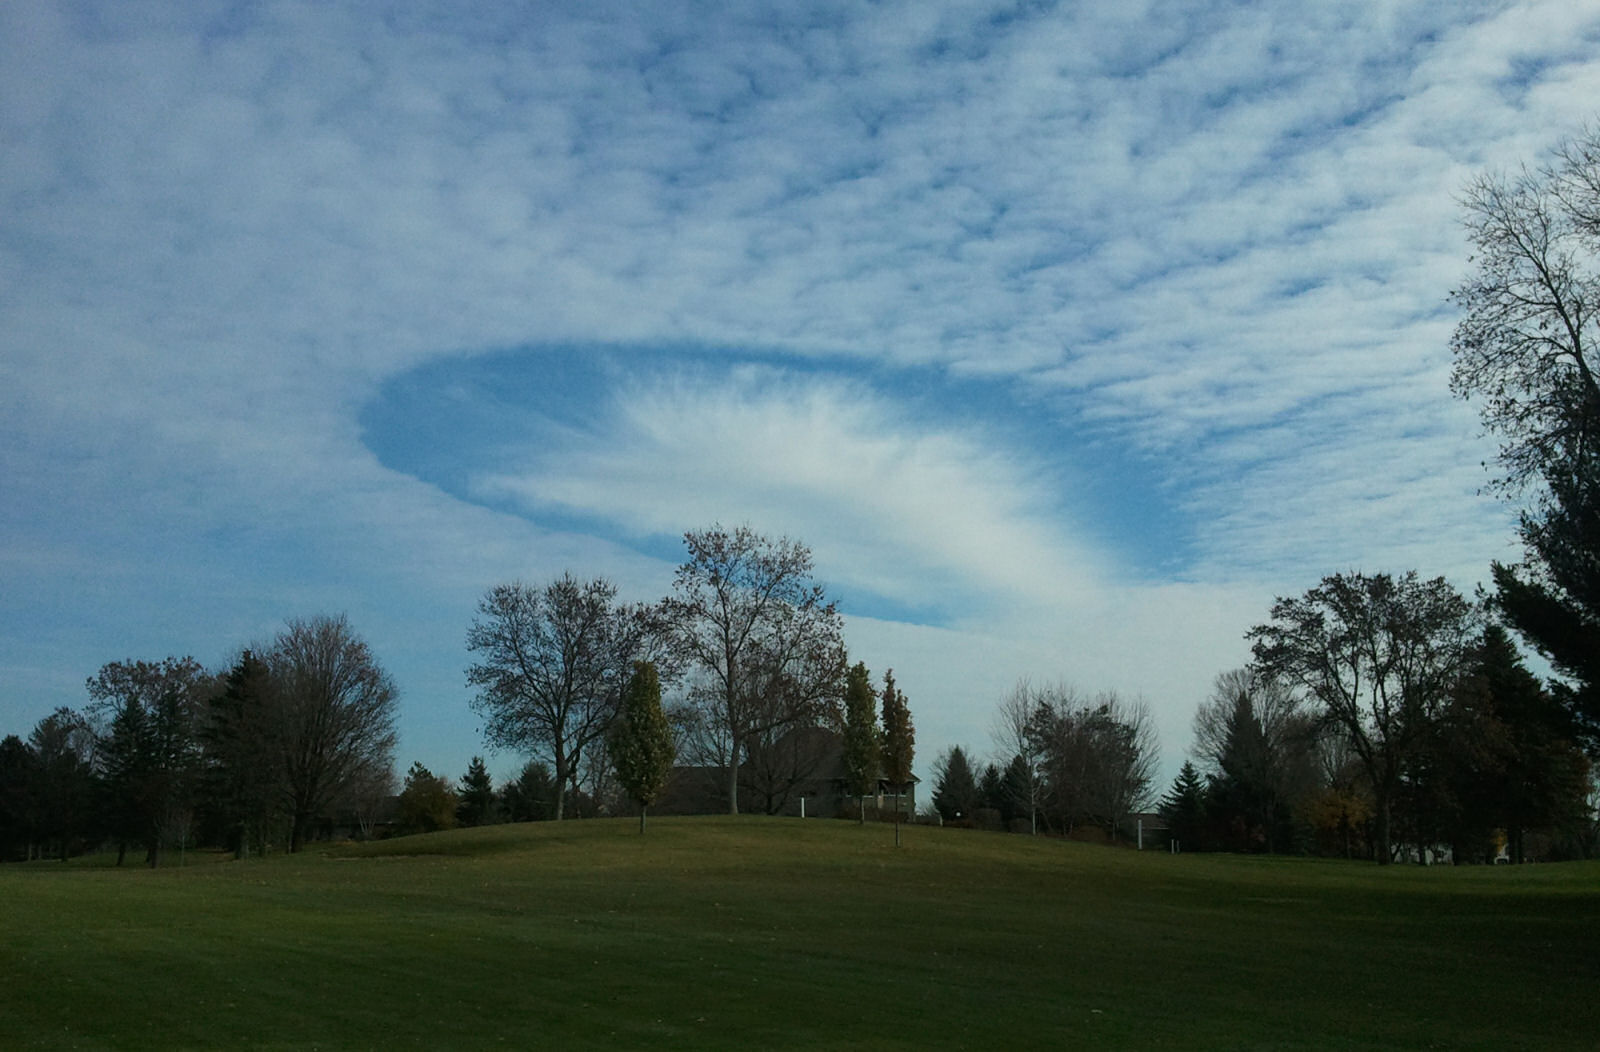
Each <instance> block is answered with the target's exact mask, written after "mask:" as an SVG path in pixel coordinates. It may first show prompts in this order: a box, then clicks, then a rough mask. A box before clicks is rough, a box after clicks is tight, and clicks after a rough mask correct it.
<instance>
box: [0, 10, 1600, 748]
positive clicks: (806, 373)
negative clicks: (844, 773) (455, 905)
mask: <svg viewBox="0 0 1600 1052" xmlns="http://www.w3.org/2000/svg"><path fill="white" fill-rule="evenodd" d="M572 8H573V5H557V4H543V5H541V4H535V5H526V6H524V5H501V4H483V5H474V4H450V5H439V6H436V7H431V8H430V7H427V6H426V5H415V4H410V5H401V6H396V7H392V8H391V7H386V6H383V5H379V4H370V3H354V4H341V3H304V4H297V3H283V4H263V5H252V6H248V7H246V6H241V5H233V4H220V3H219V4H186V5H171V4H159V3H158V4H144V3H137V2H132V3H127V2H123V3H115V4H109V3H108V4H73V3H56V2H43V3H35V2H28V0H17V2H11V3H7V4H4V5H0V172H3V177H0V216H3V222H0V489H3V493H4V500H3V501H0V732H13V731H14V732H19V733H25V732H26V731H27V730H28V729H29V728H30V727H31V726H32V724H33V723H34V722H35V721H36V720H37V719H38V718H39V717H40V716H42V715H44V714H45V713H47V712H48V711H49V710H50V709H51V708H53V707H54V706H56V705H59V704H67V705H72V706H75V707H76V706H80V705H82V704H83V702H84V700H85V698H84V695H83V681H84V679H85V677H87V676H89V675H90V674H92V673H93V672H94V670H95V669H96V668H97V667H99V665H101V664H102V663H104V662H106V661H110V660H116V659H123V658H129V657H147V658H157V657H161V656H164V655H166V654H169V653H192V654H193V655H195V656H196V657H198V658H199V659H200V660H202V661H203V662H206V663H208V664H212V665H221V664H223V663H224V662H226V661H227V660H228V658H229V657H230V655H231V654H232V653H233V652H234V651H235V650H236V649H237V648H239V647H240V646H243V645H245V644H247V643H249V642H251V641H252V640H262V639H266V638H269V637H270V636H271V635H272V634H273V633H274V632H275V631H276V630H277V629H278V627H280V626H281V624H282V623H283V621H284V619H286V618H289V617H303V616H310V615H314V614H317V613H336V612H345V613H347V614H348V615H349V617H350V619H351V622H352V624H353V625H354V626H355V627H356V629H357V630H358V631H360V632H361V633H362V634H363V635H364V636H365V637H366V638H367V639H368V641H369V642H370V643H371V644H372V646H373V648H374V649H375V651H376V652H377V654H378V656H379V658H380V660H381V661H382V662H383V663H384V664H385V666H386V667H387V668H388V669H389V670H390V671H391V673H392V674H393V675H394V677H395V679H396V681H397V683H398V685H399V687H400V689H401V692H402V709H401V720H400V732H401V743H400V750H399V760H400V763H401V766H402V767H404V766H405V765H407V764H409V763H410V762H411V761H412V760H421V761H423V762H424V763H426V764H428V765H429V766H430V767H433V768H434V769H435V770H439V771H442V772H445V773H449V774H453V775H458V774H459V773H460V772H461V771H462V770H463V769H464V768H465V765H466V761H467V759H468V758H469V757H470V756H471V755H472V754H473V753H474V752H477V751H481V745H480V744H479V739H478V737H477V724H476V720H475V719H474V717H473V716H472V714H471V712H470V711H469V709H468V707H467V701H468V697H469V695H468V692H467V690H466V688H465V686H464V681H463V674H462V670H463V669H464V667H465V665H466V663H467V655H466V653H465V651H464V648H463V638H464V635H465V632H466V627H467V624H468V622H469V620H470V618H471V616H472V612H473V608H474V605H475V602H476V600H477V598H478V597H479V596H480V595H482V593H483V592H484V591H485V590H486V589H487V588H488V587H490V586H491V585H493V584H495V583H498V582H502V581H506V580H510V579H513V578H519V577H520V578H524V579H528V580H532V581H540V580H544V579H548V578H549V577H552V576H554V575H556V574H558V573H560V572H562V571H563V570H571V571H573V572H574V573H577V574H580V575H604V576H607V577H610V578H612V579H613V580H615V581H616V582H617V583H618V585H619V586H620V587H621V588H622V590H623V592H624V593H625V594H626V595H627V596H628V597H630V598H634V599H648V598H653V597H656V596H659V595H661V594H663V593H664V592H665V590H666V589H667V587H668V584H669V582H670V577H671V572H672V569H673V566H674V564H675V563H676V561H677V559H678V557H679V552H680V547H679V544H678V540H677V539H678V538H679V537H680V536H681V534H682V532H683V531H684V530H688V529H695V528H699V527H703V526H706V525H709V524H710V523H712V522H714V521H719V520H720V521H722V522H725V523H729V524H733V523H742V522H748V523H750V524H751V525H753V526H755V527H756V528H758V529H761V530H764V531H768V532H771V533H774V534H778V533H783V534H788V535H791V536H794V537H797V538H799V539H801V540H804V541H806V542H808V543H809V544H810V545H811V546H812V547H813V549H814V550H815V553H816V558H817V571H818V576H819V578H820V579H821V580H822V581H823V582H824V583H826V584H827V586H828V587H829V589H830V591H831V592H832V593H833V594H835V595H837V596H838V597H839V598H840V600H841V602H842V605H843V606H844V609H845V610H846V612H847V615H848V617H849V621H848V637H847V641H848V642H849V644H850V646H851V648H852V650H853V652H854V653H855V654H856V655H857V656H859V657H860V658H862V659H863V660H865V661H866V662H867V663H868V664H869V665H870V666H871V667H872V668H873V669H874V670H876V671H880V672H881V670H883V669H885V668H887V667H891V666H892V667H893V668H894V669H895V671H896V676H897V679H898V680H899V681H900V682H901V685H902V687H903V688H904V689H905V690H906V692H907V695H908V697H909V698H910V700H911V703H912V707H913V712H914V714H915V715H916V718H917V725H918V729H919V741H920V746H919V753H920V757H921V760H922V762H923V763H926V762H927V761H931V759H932V758H933V756H934V755H935V754H936V753H937V752H938V751H939V750H941V749H943V748H944V747H946V746H948V745H950V744H952V743H958V742H960V743H965V744H968V745H970V746H972V747H974V748H975V749H976V750H977V751H978V752H979V753H987V752H988V751H989V744H990V743H989V726H990V720H991V715H990V714H991V713H992V711H993V708H994V705H995V702H996V701H997V700H998V699H999V697H1000V696H1001V695H1002V694H1003V693H1004V692H1005V691H1006V690H1007V689H1009V687H1010V686H1011V685H1012V684H1014V683H1015V682H1016V681H1017V680H1018V679H1019V678H1024V677H1026V678H1030V679H1032V680H1033V681H1035V682H1043V681H1054V680H1064V681H1066V682H1069V683H1071V684H1074V685H1076V686H1077V687H1079V688H1080V689H1083V690H1087V691H1096V690H1101V689H1116V690H1118V691H1120V692H1122V693H1124V694H1128V695H1137V696H1141V697H1142V698H1144V700H1145V701H1146V702H1147V703H1148V704H1149V706H1150V708H1151V710H1152V712H1153V713H1154V715H1155V717H1156V721H1157V725H1158V727H1159V729H1160V732H1161V736H1162V741H1163V746H1164V749H1165V763H1164V770H1166V771H1168V772H1170V771H1171V770H1172V769H1174V768H1175V767H1176V766H1177V764H1178V763H1179V762H1181V760H1182V758H1183V752H1184V750H1185V748H1186V747H1187V746H1188V744H1189V721H1190V718H1191V716H1192V713H1193V711H1194V708H1195V706H1196V704H1197V703H1198V702H1200V701H1201V700H1202V699H1203V698H1204V697H1205V696H1206V694H1207V693H1208V691H1209V689H1210V684H1211V680H1212V678H1213V677H1214V676H1215V675H1216V674H1217V673H1219V672H1222V671H1224V670H1226V669H1229V668H1232V667H1236V666H1238V665H1240V664H1242V663H1244V661H1245V660H1246V659H1247V657H1248V650H1247V647H1246V646H1245V643H1244V641H1243V634H1244V632H1245V631H1246V630H1247V629H1248V628H1249V627H1250V626H1251V625H1252V624H1254V623H1256V622H1257V621H1260V620H1261V619H1263V618H1264V617H1265V615H1266V611H1267V608H1268V605H1269V604H1270V602H1271V600H1272V597H1273V596H1274V595H1281V594H1297V593H1299V592H1301V591H1303V590H1304V589H1305V588H1307V587H1309V586H1310V585H1312V584H1314V583H1315V582H1316V581H1317V580H1318V579H1319V578H1320V577H1321V576H1323V575H1324V574H1326V573H1330V572H1334V571H1338V570H1344V569H1351V568H1360V569H1364V570H1368V571H1383V570H1389V571H1403V570H1406V569H1411V568H1416V569H1418V570H1420V571H1421V572H1422V573H1424V574H1427V575H1434V574H1444V575H1447V576H1449V577H1450V578H1451V579H1452V580H1453V581H1455V582H1456V583H1457V584H1458V585H1460V586H1461V587H1462V588H1464V589H1470V588H1471V587H1473V586H1474V585H1475V584H1476V583H1477V582H1478V581H1480V580H1483V579H1484V578H1486V576H1487V567H1488V563H1489V561H1490V560H1491V559H1496V558H1499V559H1506V558H1514V557H1515V556H1516V554H1517V549H1516V546H1515V543H1514V536H1513V531H1512V516H1511V512H1510V509H1508V508H1506V507H1504V506H1501V505H1498V504H1496V503H1495V502H1494V501H1492V500H1490V499H1489V498H1486V497H1482V496H1480V495H1479V494H1478V490H1479V488H1480V487H1481V485H1482V484H1483V482H1484V481H1485V478H1486V475H1485V472H1484V471H1483V469H1482V467H1481V466H1480V465H1481V462H1482V461H1483V460H1485V459H1486V458H1487V457H1489V456H1490V455H1491V453H1492V449H1491V448H1490V447H1489V445H1488V444H1487V443H1486V442H1485V441H1484V440H1483V439H1482V438H1481V437H1480V436H1479V433H1478V427H1477V424H1476V420H1475V416H1474V413H1473V410H1472V407H1470V406H1467V405H1464V404H1461V403H1457V402H1454V401H1452V400H1451V399H1450V397H1449V395H1448V392H1447V390H1446V377H1447V374H1448V370H1449V353H1448V339H1449V334H1450V331H1451V329H1452V327H1453V324H1454V318H1453V314H1452V312H1451V309H1450V307H1449V304H1448V302H1447V299H1446V297H1447V294H1448V292H1449V290H1450V289H1451V287H1452V286H1453V285H1454V284H1456V283H1457V282H1458V281H1459V280H1460V278H1461V277H1462V275H1463V274H1464V273H1465V271H1466V266H1467V263H1466V256H1467V251H1466V245H1465V240H1464V237H1463V235H1462V231H1461V228H1460V225H1459V222H1458V215H1457V210H1456V205H1455V195H1456V193H1457V192H1458V191H1459V189H1460V188H1461V186H1462V185H1463V183H1464V182H1465V181H1466V180H1467V179H1468V178H1469V177H1470V176H1471V175H1473V174H1474V173H1476V172H1478V171H1481V170H1485V169H1499V168H1508V167H1514V166H1515V165H1517V164H1519V163H1522V162H1524V161H1537V160H1538V159H1539V158H1540V156H1541V155H1542V153H1543V151H1545V150H1546V149H1548V148H1549V147H1550V146H1551V145H1552V144H1554V143H1555V142H1556V141H1557V140H1558V139H1559V138H1560V137H1561V136H1563V135H1566V134H1570V133H1572V132H1574V131H1575V130H1577V129H1578V127H1579V126H1580V125H1581V124H1582V123H1583V122H1584V121H1586V120H1591V119H1593V118H1594V117H1595V116H1596V111H1595V108H1594V107H1595V102H1594V100H1596V99H1600V9H1597V8H1596V7H1595V6H1594V5H1590V4H1575V3H1571V2H1570V0H1562V2H1549V3H1545V2H1528V3H1516V4H1511V3H1448V4H1444V3H1417V4H1400V3H1394V4H1363V5H1303V4H1298V3H1263V4H1251V5H1239V4H1232V3H1219V4H1199V3H1196V4H1185V5H1148V6H1144V5H1139V4H1132V3H1130V4H1117V5H1053V4H1037V5H1036V4H1027V5H1016V4H986V3H979V2H973V3H959V4H939V3H929V2H918V3H905V4H899V3H878V4H868V3H838V4H824V5H807V6H805V7H801V6H799V5H747V4H728V5H718V4H673V3H661V4H652V5H636V4H618V5H608V4H603V3H600V4H586V5H581V13H578V14H574V13H573V10H572ZM1308 8H1309V9H1308ZM516 762H517V761H516V758H515V757H510V756H498V757H493V764H494V768H495V769H496V770H498V771H502V772H504V771H506V770H509V769H511V768H513V767H515V766H516Z"/></svg>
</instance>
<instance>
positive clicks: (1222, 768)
mask: <svg viewBox="0 0 1600 1052" xmlns="http://www.w3.org/2000/svg"><path fill="white" fill-rule="evenodd" d="M1276 766H1277V765H1276V763H1275V757H1274V756H1273V750H1272V745H1271V743H1270V742H1269V741H1268V739H1267V732H1266V731H1265V730H1263V729H1262V726H1261V720H1260V719H1258V718H1257V717H1256V714H1255V708H1254V706H1253V705H1252V704H1251V700H1250V695H1249V694H1248V693H1246V692H1240V693H1239V694H1238V695H1237V696H1236V697H1235V698H1234V703H1233V710H1232V715H1231V717H1230V719H1229V720H1228V727H1227V732H1226V736H1225V738H1224V740H1223V746H1222V751H1221V754H1220V756H1219V757H1218V760H1217V773H1216V775H1215V777H1214V779H1213V781H1212V783H1211V785H1210V787H1209V791H1208V794H1207V795H1208V796H1209V800H1210V804H1211V814H1212V819H1213V821H1214V822H1215V824H1216V826H1217V828H1218V831H1219V832H1220V833H1221V834H1222V836H1223V838H1224V842H1225V843H1226V844H1227V846H1228V847H1229V849H1231V850H1233V851H1267V852H1271V851H1275V850H1277V848H1278V847H1279V846H1280V844H1281V843H1282V842H1283V838H1282V836H1281V834H1282V832H1283V831H1284V830H1285V827H1286V826H1287V824H1288V815H1287V813H1286V808H1285V807H1284V801H1283V798H1282V796H1281V795H1280V794H1279V792H1278V778H1277V771H1276Z"/></svg>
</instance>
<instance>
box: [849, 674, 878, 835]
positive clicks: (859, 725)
mask: <svg viewBox="0 0 1600 1052" xmlns="http://www.w3.org/2000/svg"><path fill="white" fill-rule="evenodd" d="M873 701H874V699H873V697H872V678H871V676H870V675H869V674H868V672H867V666H866V665H864V664H862V663H861V662H859V661H858V662H856V663H855V665H854V666H853V667H852V668H851V669H850V670H849V671H848V672H847V673H846V674H845V686H844V771H845V782H846V783H847V784H846V786H845V788H846V789H847V790H848V791H849V792H850V794H851V795H853V796H854V797H855V798H856V803H857V806H858V808H859V817H858V819H857V821H858V822H859V823H861V824H865V823H866V821H867V794H868V793H870V792H872V790H873V789H874V788H876V786H877V781H878V766H879V764H880V763H881V762H882V757H881V753H882V751H883V749H882V743H881V741H880V738H881V737H882V736H881V734H880V733H879V731H878V716H877V712H876V706H875V705H874V704H873Z"/></svg>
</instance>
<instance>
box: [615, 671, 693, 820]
mask: <svg viewBox="0 0 1600 1052" xmlns="http://www.w3.org/2000/svg"><path fill="white" fill-rule="evenodd" d="M610 744H611V762H612V763H613V764H614V765H615V766H616V770H617V780H618V781H620V782H621V783H622V787H623V789H625V790H627V793H628V795H629V796H631V797H633V799H635V800H637V801H639V832H640V833H643V832H644V822H645V812H646V811H647V810H648V809H649V807H650V805H651V804H653V803H655V802H656V799H657V798H658V797H659V796H660V795H661V791H662V790H663V789H665V788H666V787H667V777H668V776H669V775H671V774H672V762H673V760H674V759H676V758H677V749H676V748H675V747H674V746H673V743H672V728H671V727H670V726H669V725H668V724H667V716H666V713H664V712H663V711H662V710H661V680H660V677H659V676H657V675H656V666H655V664H654V663H653V662H649V661H635V662H634V663H633V675H632V676H631V677H630V678H629V680H628V686H627V689H626V690H625V691H623V694H622V711H621V713H620V714H619V718H618V720H617V724H616V729H615V730H614V731H613V732H612V735H611V743H610Z"/></svg>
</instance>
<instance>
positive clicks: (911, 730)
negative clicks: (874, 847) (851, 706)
mask: <svg viewBox="0 0 1600 1052" xmlns="http://www.w3.org/2000/svg"><path fill="white" fill-rule="evenodd" d="M882 697H883V748H882V754H881V755H882V762H883V779H884V781H885V782H887V783H888V785H889V788H890V789H892V790H894V792H895V793H896V794H898V795H899V799H897V800H896V801H895V808H894V843H895V846H896V847H899V846H900V820H901V816H902V812H903V810H904V808H903V807H902V806H901V803H900V799H903V798H904V796H905V793H906V791H907V790H908V789H910V787H911V764H912V761H913V760H914V759H915V757H916V728H915V727H913V726H912V724H911V709H910V708H909V707H907V705H906V696H905V695H904V694H902V693H901V692H900V690H899V689H898V688H896V687H895V685H894V670H893V669H890V670H889V671H888V672H886V673H884V676H883V695H882ZM969 774H970V772H969Z"/></svg>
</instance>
